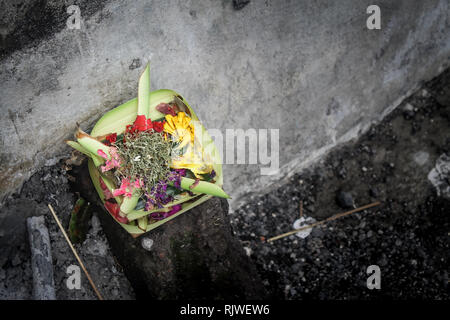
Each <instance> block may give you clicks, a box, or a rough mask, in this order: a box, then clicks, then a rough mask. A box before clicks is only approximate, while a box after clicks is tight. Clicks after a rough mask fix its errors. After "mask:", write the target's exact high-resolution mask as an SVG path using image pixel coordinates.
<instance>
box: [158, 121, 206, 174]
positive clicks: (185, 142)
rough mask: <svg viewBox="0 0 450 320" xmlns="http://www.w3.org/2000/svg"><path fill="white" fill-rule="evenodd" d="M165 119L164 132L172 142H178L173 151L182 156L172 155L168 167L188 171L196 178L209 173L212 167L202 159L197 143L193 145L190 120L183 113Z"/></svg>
mask: <svg viewBox="0 0 450 320" xmlns="http://www.w3.org/2000/svg"><path fill="white" fill-rule="evenodd" d="M165 118H166V122H165V124H164V131H165V132H167V133H169V134H170V135H171V136H172V139H173V140H174V141H179V142H180V144H179V145H178V146H177V147H176V148H175V149H174V150H173V151H175V153H177V152H178V153H181V154H182V155H178V156H174V155H172V162H171V165H170V166H171V167H172V168H174V169H183V168H184V169H189V170H191V171H192V172H193V173H194V174H195V176H196V177H198V178H199V177H200V176H199V174H205V173H209V172H211V170H212V166H211V165H209V164H206V163H205V162H204V161H203V159H202V156H201V155H202V154H203V150H202V146H201V145H200V144H199V143H196V144H194V140H195V137H194V124H193V123H192V122H191V118H190V117H189V116H187V115H186V114H185V113H184V112H178V114H177V115H176V116H172V115H170V114H168V115H166V117H165ZM194 149H195V150H194Z"/></svg>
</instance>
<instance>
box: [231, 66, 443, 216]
mask: <svg viewBox="0 0 450 320" xmlns="http://www.w3.org/2000/svg"><path fill="white" fill-rule="evenodd" d="M447 68H450V57H448V58H447V61H444V62H443V63H442V64H441V65H440V66H438V67H437V70H439V72H438V74H437V75H434V76H432V77H430V78H429V79H425V80H421V81H418V82H416V83H415V84H414V85H413V87H412V88H410V89H409V90H408V91H407V92H406V93H404V94H403V95H401V96H399V97H398V98H397V99H396V100H395V101H394V102H393V103H391V104H390V105H389V106H388V107H387V108H385V109H384V111H383V112H382V113H381V114H380V116H379V117H378V118H377V119H374V120H372V121H369V122H367V123H365V124H363V125H360V124H358V125H357V126H355V127H353V128H351V129H349V130H348V131H347V132H346V133H345V134H343V135H342V136H341V137H340V138H338V140H336V141H335V142H333V143H329V144H327V145H325V146H323V147H321V148H319V149H317V150H316V151H315V152H314V153H312V154H311V155H310V156H308V157H307V158H306V159H302V158H296V159H294V160H292V161H290V162H289V163H287V164H286V165H284V166H282V167H281V168H280V170H279V172H278V174H274V175H270V176H261V178H260V180H259V183H258V184H256V185H258V186H261V187H259V188H254V190H253V191H252V192H247V193H244V194H242V195H240V196H239V197H238V198H232V199H230V200H228V201H229V207H230V211H234V209H236V208H238V207H239V206H241V205H243V204H244V203H245V201H246V200H245V199H246V198H248V196H250V195H252V194H267V193H269V192H271V191H272V190H274V189H276V188H279V187H280V186H282V185H283V184H284V183H286V182H287V180H288V179H290V178H291V177H292V176H293V175H295V174H298V173H301V172H303V171H304V170H305V169H307V168H309V167H311V166H313V165H314V164H315V163H317V162H319V161H320V160H321V159H323V158H325V156H326V155H327V154H328V153H329V152H331V151H332V150H333V149H334V148H337V147H339V146H341V145H342V144H344V143H347V142H350V141H351V140H353V139H356V138H358V137H360V136H362V135H363V134H365V133H366V132H367V131H368V130H369V129H370V127H371V126H372V125H375V124H377V123H380V122H381V121H383V120H384V118H385V117H387V116H388V115H389V114H391V113H392V112H393V111H394V110H395V109H396V108H397V107H399V106H400V105H401V103H402V102H403V100H405V99H406V98H407V97H409V96H411V95H412V94H413V93H414V92H416V91H417V90H418V89H420V87H421V85H422V84H423V83H425V82H429V81H431V80H432V79H434V78H436V77H438V76H439V75H440V74H442V73H443V72H444V71H445V70H446V69H447Z"/></svg>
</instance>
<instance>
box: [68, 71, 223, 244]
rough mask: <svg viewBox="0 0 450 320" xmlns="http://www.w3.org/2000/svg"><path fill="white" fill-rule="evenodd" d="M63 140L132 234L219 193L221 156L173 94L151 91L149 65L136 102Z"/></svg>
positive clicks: (164, 90)
mask: <svg viewBox="0 0 450 320" xmlns="http://www.w3.org/2000/svg"><path fill="white" fill-rule="evenodd" d="M75 138H76V141H66V142H67V144H69V145H70V146H71V147H73V148H74V149H76V150H78V151H80V152H82V153H84V154H85V155H87V156H88V157H89V161H88V168H89V173H90V176H91V179H92V182H93V184H94V186H95V188H96V190H97V193H98V194H99V196H100V198H101V200H102V202H103V204H104V206H105V208H106V210H107V211H108V212H109V213H110V214H111V215H112V216H113V218H114V219H115V220H116V221H117V222H118V223H119V224H120V225H121V226H122V227H123V228H124V229H125V230H126V231H127V232H129V233H130V234H131V235H132V236H133V237H137V236H139V235H142V234H144V233H145V232H148V231H150V230H152V229H154V228H156V227H158V226H160V225H162V224H163V223H165V222H167V221H169V220H171V219H173V218H175V217H177V216H178V215H180V214H182V213H184V212H186V211H188V210H189V209H192V208H193V207H195V206H197V205H199V204H200V203H202V202H204V201H206V200H208V199H209V198H211V197H212V196H218V197H223V198H229V196H228V195H227V194H226V193H225V192H224V191H223V190H222V184H223V176H222V166H221V159H220V156H219V154H218V152H217V150H216V147H215V145H214V142H213V140H212V139H211V137H210V136H209V135H208V133H207V131H206V130H205V128H204V127H203V126H202V125H201V123H200V122H199V120H198V117H197V116H196V114H195V113H194V111H193V109H192V108H191V107H190V106H189V105H188V103H187V102H186V101H185V100H184V98H183V97H181V96H180V95H179V94H177V93H176V92H174V91H172V90H167V89H163V90H157V91H153V92H150V68H149V65H147V66H146V68H145V70H144V72H143V73H142V75H141V76H140V78H139V87H138V97H137V98H135V99H133V100H130V101H128V102H126V103H124V104H122V105H120V106H118V107H116V108H114V109H113V110H111V111H109V112H107V113H106V114H104V115H103V116H102V117H101V118H100V120H99V121H98V122H97V123H96V124H95V126H94V128H93V129H92V131H91V133H90V134H87V133H86V132H84V131H82V130H81V129H80V128H78V130H77V132H76V133H75Z"/></svg>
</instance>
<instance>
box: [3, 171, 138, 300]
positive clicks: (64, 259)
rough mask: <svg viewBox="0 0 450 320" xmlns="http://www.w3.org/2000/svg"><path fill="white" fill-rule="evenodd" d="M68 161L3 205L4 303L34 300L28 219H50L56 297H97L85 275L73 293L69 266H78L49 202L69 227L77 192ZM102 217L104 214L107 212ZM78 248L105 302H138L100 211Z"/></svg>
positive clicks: (32, 181) (35, 179)
mask: <svg viewBox="0 0 450 320" xmlns="http://www.w3.org/2000/svg"><path fill="white" fill-rule="evenodd" d="M66 168H67V165H66V164H65V162H60V163H57V164H56V165H54V166H51V167H43V168H41V170H39V172H38V173H36V174H34V175H33V176H32V177H31V179H30V180H29V181H27V182H26V183H25V184H24V186H23V188H22V189H21V191H20V192H18V193H16V194H14V195H13V197H12V199H9V200H8V201H6V202H5V203H4V206H3V207H2V208H1V211H0V248H1V250H0V299H33V292H32V291H33V274H32V268H31V250H30V246H29V242H28V239H27V231H26V218H27V217H29V216H40V217H45V224H46V226H47V227H48V230H49V236H50V245H51V251H52V259H53V260H52V264H53V275H54V281H55V291H56V298H57V299H64V300H79V299H81V300H83V299H89V300H91V299H97V297H96V295H95V293H94V291H93V290H92V288H91V286H90V284H89V282H88V280H87V278H86V276H85V275H84V273H83V272H82V271H81V287H80V289H69V288H68V287H67V285H66V281H67V279H68V278H69V276H70V275H71V273H68V272H67V268H68V267H69V266H71V265H78V262H77V260H76V259H75V257H74V255H73V253H72V251H71V250H70V247H69V246H68V244H67V243H66V241H65V239H64V236H63V234H62V233H61V231H60V229H59V228H58V226H57V224H56V222H55V220H54V219H53V217H52V215H51V213H50V211H49V209H48V207H47V204H48V203H50V204H51V205H52V206H53V208H54V209H55V211H56V214H57V215H58V217H59V219H60V221H61V223H62V225H63V226H64V227H65V228H66V231H67V228H68V225H69V219H70V211H71V209H72V206H73V205H74V203H75V200H76V195H75V194H74V193H73V192H72V190H71V188H70V185H69V180H68V179H71V177H70V175H68V174H67V172H66ZM102 214H103V213H102ZM75 248H76V250H77V252H78V254H79V255H80V257H81V259H82V261H83V262H84V264H85V266H86V268H87V269H88V271H89V273H90V274H91V276H92V278H93V280H94V282H95V284H96V286H97V287H98V289H99V290H100V292H101V293H102V295H103V297H104V298H105V299H133V298H134V297H135V296H134V292H133V290H132V288H131V286H130V283H129V282H128V280H127V279H126V278H125V276H124V274H123V271H122V269H121V267H120V265H118V264H117V262H116V261H115V258H114V256H113V255H112V253H111V250H110V248H109V244H108V241H107V240H106V237H105V235H104V233H103V230H102V228H101V225H100V222H99V220H98V218H97V213H96V212H94V213H93V217H92V219H91V221H90V223H89V231H88V234H87V237H86V240H85V241H84V242H83V243H81V244H78V245H75Z"/></svg>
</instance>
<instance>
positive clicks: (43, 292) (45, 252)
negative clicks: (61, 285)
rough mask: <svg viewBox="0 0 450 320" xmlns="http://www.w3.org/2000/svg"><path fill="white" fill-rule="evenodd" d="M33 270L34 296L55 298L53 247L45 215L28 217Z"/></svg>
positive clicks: (40, 298)
mask: <svg viewBox="0 0 450 320" xmlns="http://www.w3.org/2000/svg"><path fill="white" fill-rule="evenodd" d="M27 227H28V237H29V240H30V248H31V269H32V270H33V298H34V299H35V300H55V299H56V295H55V281H54V279H53V261H52V249H51V245H50V237H49V235H48V229H47V226H46V225H45V218H44V216H38V217H31V218H28V219H27Z"/></svg>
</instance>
